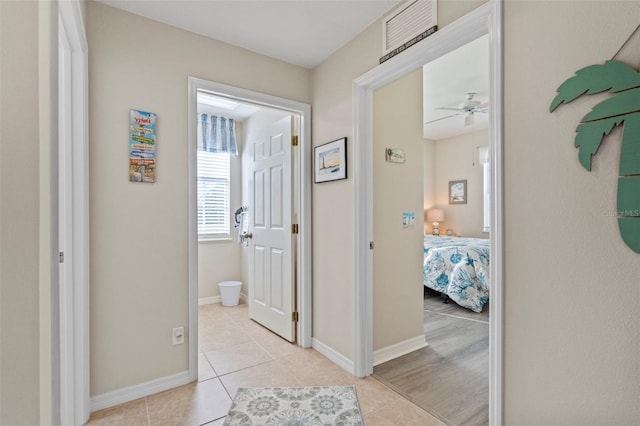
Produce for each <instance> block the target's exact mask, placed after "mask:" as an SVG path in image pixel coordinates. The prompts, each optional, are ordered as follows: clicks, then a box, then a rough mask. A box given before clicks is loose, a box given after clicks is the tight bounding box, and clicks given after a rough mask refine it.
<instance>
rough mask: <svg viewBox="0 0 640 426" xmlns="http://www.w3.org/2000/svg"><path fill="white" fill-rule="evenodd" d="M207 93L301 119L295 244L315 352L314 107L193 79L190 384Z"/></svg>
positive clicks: (305, 335) (302, 339)
mask: <svg viewBox="0 0 640 426" xmlns="http://www.w3.org/2000/svg"><path fill="white" fill-rule="evenodd" d="M199 89H202V90H206V91H207V92H210V93H213V94H215V95H218V96H222V97H225V98H229V99H233V100H236V101H239V102H248V103H252V104H255V105H259V106H264V107H269V108H276V109H280V110H283V111H288V112H290V113H292V114H297V115H299V116H300V135H299V139H300V141H299V144H298V149H299V167H300V173H299V179H300V181H299V188H300V196H299V199H298V206H297V207H298V211H299V212H300V214H299V234H298V243H297V244H296V255H297V267H296V280H297V292H296V303H297V307H298V312H299V321H298V325H297V335H298V345H299V346H302V347H304V348H308V347H311V318H312V312H311V309H312V303H311V292H312V286H311V280H312V275H311V267H312V263H311V175H312V165H311V158H312V156H311V106H310V105H309V104H305V103H302V102H298V101H294V100H290V99H285V98H280V97H277V96H272V95H267V94H264V93H260V92H255V91H252V90H247V89H242V88H238V87H233V86H229V85H226V84H222V83H216V82H212V81H209V80H204V79H201V78H197V77H192V76H189V77H188V107H187V111H188V120H187V122H188V127H189V129H188V140H189V149H188V181H189V183H188V194H189V196H188V202H189V207H188V235H189V241H188V259H189V262H188V276H189V300H188V304H189V332H188V336H189V379H190V380H197V378H198V226H197V221H196V217H197V212H196V211H197V196H196V194H197V162H196V154H197V147H196V128H197V127H196V126H197V122H196V114H197V104H196V102H197V91H198V90H199Z"/></svg>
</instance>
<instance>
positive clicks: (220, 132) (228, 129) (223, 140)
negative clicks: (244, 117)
mask: <svg viewBox="0 0 640 426" xmlns="http://www.w3.org/2000/svg"><path fill="white" fill-rule="evenodd" d="M198 150H199V151H208V152H219V153H227V154H233V155H238V145H237V143H236V123H235V120H234V119H233V118H227V117H220V116H218V115H212V114H204V113H198Z"/></svg>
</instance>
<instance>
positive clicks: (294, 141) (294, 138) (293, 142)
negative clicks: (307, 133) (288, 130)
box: [291, 136, 298, 146]
mask: <svg viewBox="0 0 640 426" xmlns="http://www.w3.org/2000/svg"><path fill="white" fill-rule="evenodd" d="M291 146H298V137H297V136H291Z"/></svg>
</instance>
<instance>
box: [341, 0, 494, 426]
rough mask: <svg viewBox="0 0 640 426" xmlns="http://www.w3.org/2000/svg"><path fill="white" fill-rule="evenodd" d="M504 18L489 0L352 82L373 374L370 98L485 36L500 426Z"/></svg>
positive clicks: (360, 326) (358, 267)
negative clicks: (423, 67) (488, 92)
mask: <svg viewBox="0 0 640 426" xmlns="http://www.w3.org/2000/svg"><path fill="white" fill-rule="evenodd" d="M502 13H503V4H502V1H500V0H490V1H489V2H488V3H485V4H484V5H482V6H480V7H478V8H477V9H475V10H473V11H472V12H470V13H469V14H467V15H465V16H463V17H462V18H460V19H458V20H456V21H455V22H453V23H451V24H449V25H447V26H446V27H444V28H443V29H442V30H440V31H438V32H436V33H434V34H433V35H431V36H429V38H427V39H426V40H424V41H422V42H420V43H418V44H416V45H415V46H413V47H411V48H410V49H408V50H406V51H405V52H403V53H402V54H400V55H398V56H396V57H395V58H393V59H391V60H389V61H387V62H385V63H383V64H381V65H379V66H377V67H376V68H373V69H372V70H371V71H369V72H367V73H365V74H363V75H362V76H360V77H359V78H357V79H356V80H354V82H353V105H354V107H353V122H354V144H353V145H354V242H355V244H354V260H355V265H354V283H355V289H354V373H355V375H356V376H359V377H364V376H368V375H370V374H372V372H373V253H372V251H371V250H370V248H369V242H370V241H373V215H372V211H373V166H372V164H373V163H372V140H373V92H374V91H375V90H376V89H378V88H380V87H383V86H385V85H386V84H388V83H390V82H392V81H394V80H396V79H398V78H400V77H402V76H404V75H406V74H408V73H409V72H412V71H414V70H416V69H418V68H420V67H422V66H423V65H424V64H426V63H428V62H430V61H432V60H434V59H436V58H438V57H440V56H442V55H444V54H446V53H448V52H450V51H452V50H454V49H456V48H458V47H460V46H462V45H464V44H467V43H469V42H470V41H473V40H475V39H477V38H478V37H480V36H483V35H485V34H488V35H489V51H490V52H489V68H490V75H489V79H490V82H489V87H490V89H489V90H490V102H491V105H492V113H491V114H490V117H489V139H490V147H491V158H490V161H491V180H492V182H491V191H492V194H491V195H492V205H491V243H490V244H491V246H490V256H491V264H490V276H491V282H490V286H491V303H490V305H489V309H490V310H489V315H490V324H489V424H491V425H500V424H502V423H503V328H504V325H503V323H504V318H503V309H504V307H503V305H504V302H503V285H504V283H503V279H504V278H503V276H504V272H503V265H504V248H503V245H504V243H503V238H504V237H503V234H504V222H503V214H504V213H503V212H504V207H503V205H504V204H503V188H504V186H503V178H502V174H503V140H502V117H503V88H502V84H503V82H502V66H503V65H502V64H503V61H502V27H503V21H502Z"/></svg>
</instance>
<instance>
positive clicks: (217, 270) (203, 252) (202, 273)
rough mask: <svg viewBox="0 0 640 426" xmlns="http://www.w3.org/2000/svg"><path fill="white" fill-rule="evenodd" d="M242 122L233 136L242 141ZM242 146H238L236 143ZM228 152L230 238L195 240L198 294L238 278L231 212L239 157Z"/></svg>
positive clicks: (236, 200) (236, 202)
mask: <svg viewBox="0 0 640 426" xmlns="http://www.w3.org/2000/svg"><path fill="white" fill-rule="evenodd" d="M243 134H244V132H243V124H242V123H240V122H236V137H237V140H238V141H242V137H243ZM240 149H242V147H240ZM239 154H240V155H232V156H231V164H230V166H231V193H230V194H229V195H230V197H229V202H230V205H229V209H230V211H229V217H230V218H231V219H230V221H231V222H230V223H231V237H230V238H231V239H230V240H224V241H200V242H198V298H199V299H204V298H209V297H217V296H220V288H219V287H218V283H219V282H220V281H241V280H242V249H241V247H240V245H239V244H238V230H237V228H234V227H233V212H235V211H236V209H237V208H238V207H240V203H241V202H242V157H241V154H242V153H239Z"/></svg>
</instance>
